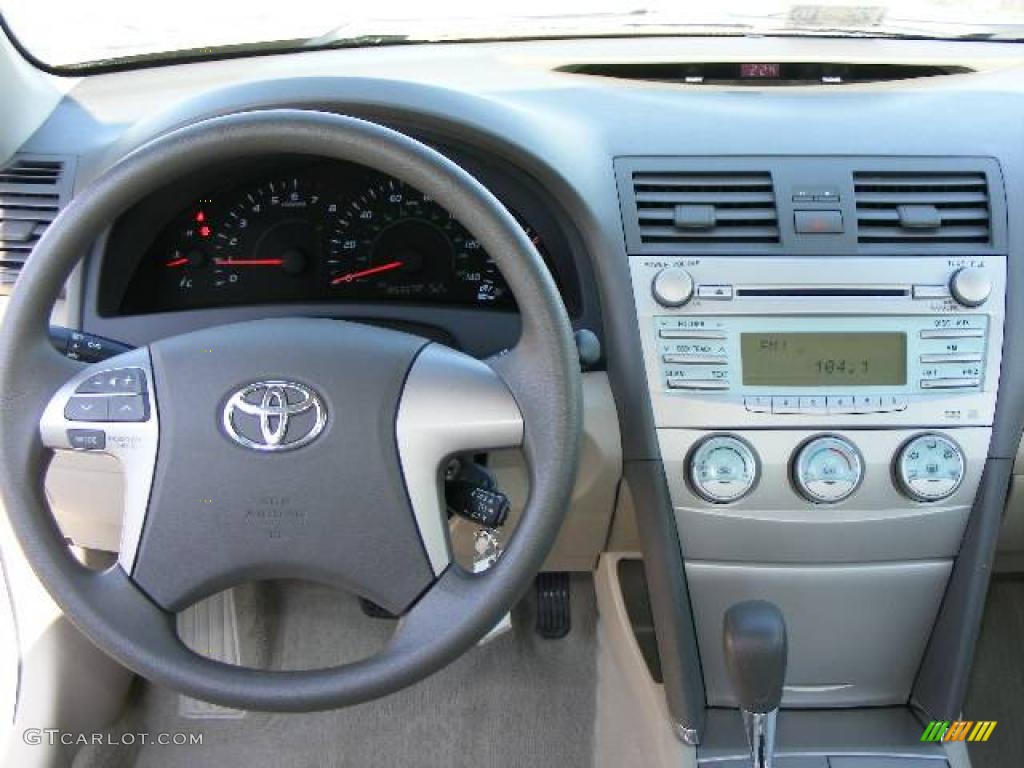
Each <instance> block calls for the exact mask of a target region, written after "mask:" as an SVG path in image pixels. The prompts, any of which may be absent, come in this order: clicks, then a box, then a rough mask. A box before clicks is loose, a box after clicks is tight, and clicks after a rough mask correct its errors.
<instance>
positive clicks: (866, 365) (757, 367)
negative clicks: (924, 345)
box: [740, 333, 907, 387]
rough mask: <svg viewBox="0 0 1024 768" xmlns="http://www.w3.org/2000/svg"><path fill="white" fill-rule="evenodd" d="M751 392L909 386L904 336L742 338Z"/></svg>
mask: <svg viewBox="0 0 1024 768" xmlns="http://www.w3.org/2000/svg"><path fill="white" fill-rule="evenodd" d="M740 354H741V356H742V361H743V383H744V384H745V385H747V386H753V387H882V386H887V387H896V386H904V385H905V384H906V383H907V335H906V334H905V333H741V334H740Z"/></svg>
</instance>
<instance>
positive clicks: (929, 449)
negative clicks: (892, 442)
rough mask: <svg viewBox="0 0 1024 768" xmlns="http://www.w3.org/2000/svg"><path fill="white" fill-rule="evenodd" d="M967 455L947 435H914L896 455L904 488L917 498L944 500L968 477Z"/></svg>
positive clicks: (899, 477) (900, 482)
mask: <svg viewBox="0 0 1024 768" xmlns="http://www.w3.org/2000/svg"><path fill="white" fill-rule="evenodd" d="M964 464H965V462H964V454H963V451H961V450H960V446H958V445H957V444H956V443H954V442H953V441H952V440H951V439H950V438H948V437H945V436H944V435H938V434H934V433H927V434H924V435H918V436H917V437H915V438H913V439H912V440H910V441H909V442H907V444H906V445H904V446H903V448H901V449H900V452H899V454H898V455H897V456H896V480H897V481H898V482H899V486H900V490H902V491H903V492H904V493H905V494H906V495H907V496H909V497H910V498H912V499H914V500H916V501H941V500H942V499H946V498H949V497H950V496H952V495H953V494H954V493H955V492H956V489H957V488H959V487H960V483H961V482H962V481H963V479H964Z"/></svg>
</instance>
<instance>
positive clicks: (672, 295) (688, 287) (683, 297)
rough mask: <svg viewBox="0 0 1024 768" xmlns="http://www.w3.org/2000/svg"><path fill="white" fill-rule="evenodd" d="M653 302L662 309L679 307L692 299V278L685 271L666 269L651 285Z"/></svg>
mask: <svg viewBox="0 0 1024 768" xmlns="http://www.w3.org/2000/svg"><path fill="white" fill-rule="evenodd" d="M651 292H652V293H653V294H654V300H655V301H657V302H658V303H659V304H661V306H663V307H681V306H683V305H684V304H685V303H686V302H688V301H689V300H690V299H691V298H693V278H692V277H691V276H690V273H689V272H687V271H686V270H685V269H679V268H678V267H668V268H666V269H663V270H661V272H659V273H658V274H656V275H655V276H654V281H653V282H652V283H651Z"/></svg>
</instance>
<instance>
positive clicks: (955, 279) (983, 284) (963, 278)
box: [949, 267, 992, 307]
mask: <svg viewBox="0 0 1024 768" xmlns="http://www.w3.org/2000/svg"><path fill="white" fill-rule="evenodd" d="M949 292H950V293H951V294H953V298H954V299H956V302H957V304H960V305H962V306H964V307H980V306H981V305H982V304H984V303H985V302H986V301H988V297H989V295H990V294H991V293H992V280H990V279H989V276H988V274H987V273H986V272H985V270H983V269H978V268H977V267H964V268H963V269H958V270H957V271H956V272H954V273H953V276H952V277H951V278H950V279H949Z"/></svg>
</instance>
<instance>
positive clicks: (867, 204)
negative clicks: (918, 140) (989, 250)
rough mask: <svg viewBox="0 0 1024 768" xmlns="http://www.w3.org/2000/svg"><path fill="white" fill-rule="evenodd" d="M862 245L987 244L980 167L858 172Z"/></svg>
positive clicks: (987, 213)
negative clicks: (944, 169) (945, 169)
mask: <svg viewBox="0 0 1024 768" xmlns="http://www.w3.org/2000/svg"><path fill="white" fill-rule="evenodd" d="M853 182H854V191H855V197H856V202H857V241H858V242H859V243H861V244H863V245H887V246H893V245H897V246H898V245H905V246H910V247H920V246H926V245H933V246H934V245H941V246H957V247H971V246H985V247H987V246H989V245H990V244H991V243H992V227H991V222H992V206H991V197H990V194H989V184H988V177H987V175H986V174H985V173H984V172H983V171H911V172H897V171H857V172H855V173H854V174H853Z"/></svg>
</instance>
